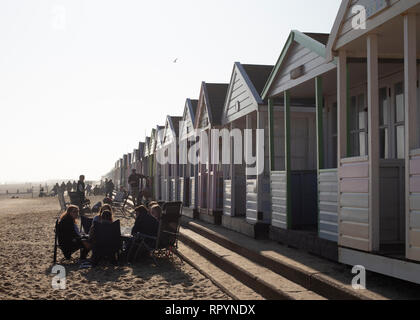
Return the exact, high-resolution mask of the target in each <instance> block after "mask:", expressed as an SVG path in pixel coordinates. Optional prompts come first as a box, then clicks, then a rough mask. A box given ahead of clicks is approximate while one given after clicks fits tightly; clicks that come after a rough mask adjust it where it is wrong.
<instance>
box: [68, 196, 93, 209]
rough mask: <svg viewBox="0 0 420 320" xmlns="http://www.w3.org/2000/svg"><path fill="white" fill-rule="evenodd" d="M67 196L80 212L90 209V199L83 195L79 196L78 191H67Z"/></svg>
mask: <svg viewBox="0 0 420 320" xmlns="http://www.w3.org/2000/svg"><path fill="white" fill-rule="evenodd" d="M69 197H70V203H71V204H72V205H74V206H78V207H79V209H80V212H81V214H82V212H83V211H84V210H86V209H89V210H90V200H89V199H86V198H85V197H84V196H81V195H80V193H78V192H69Z"/></svg>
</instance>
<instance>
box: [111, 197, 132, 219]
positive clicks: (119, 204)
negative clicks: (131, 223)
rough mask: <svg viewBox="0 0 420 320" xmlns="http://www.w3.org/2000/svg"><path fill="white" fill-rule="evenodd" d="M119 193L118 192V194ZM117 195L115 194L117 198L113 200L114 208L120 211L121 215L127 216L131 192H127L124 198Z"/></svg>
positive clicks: (115, 210)
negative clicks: (126, 210)
mask: <svg viewBox="0 0 420 320" xmlns="http://www.w3.org/2000/svg"><path fill="white" fill-rule="evenodd" d="M117 195H118V194H117ZM117 195H116V196H115V199H114V200H113V201H112V208H113V209H114V212H120V213H121V215H122V216H123V217H124V216H125V207H126V206H127V202H128V198H129V197H130V194H129V193H128V192H127V193H126V194H125V195H124V197H123V198H120V199H118V198H117Z"/></svg>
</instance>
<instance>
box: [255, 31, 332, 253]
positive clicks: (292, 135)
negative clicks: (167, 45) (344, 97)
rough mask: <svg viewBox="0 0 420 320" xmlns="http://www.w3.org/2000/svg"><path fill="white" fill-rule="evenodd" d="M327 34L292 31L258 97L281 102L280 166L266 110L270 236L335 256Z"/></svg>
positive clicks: (273, 129) (273, 128)
mask: <svg viewBox="0 0 420 320" xmlns="http://www.w3.org/2000/svg"><path fill="white" fill-rule="evenodd" d="M328 38H329V35H328V34H319V33H302V32H299V31H297V30H294V31H292V32H291V33H290V35H289V37H288V39H287V42H286V45H285V46H284V48H283V51H282V53H281V55H280V58H279V60H278V62H277V64H276V66H275V68H274V70H273V72H272V74H271V76H270V78H269V80H268V81H267V84H266V86H265V88H264V90H263V93H262V95H263V97H264V98H268V99H269V104H270V110H271V106H272V105H273V104H274V100H275V99H280V100H282V101H283V106H284V109H283V119H281V120H280V121H281V124H283V123H284V125H283V127H282V129H281V130H282V138H281V140H283V141H280V144H281V145H282V148H284V150H285V151H284V153H283V154H284V159H283V158H281V162H282V163H281V165H280V166H278V163H277V162H278V160H277V158H276V157H277V155H276V150H274V149H275V148H276V147H277V143H278V142H276V141H275V140H276V139H275V137H273V135H275V134H276V130H277V129H276V128H275V127H274V126H275V125H276V123H277V121H278V120H276V119H275V113H274V112H270V123H272V126H271V127H270V131H271V134H270V137H271V139H272V140H271V141H273V143H274V146H273V145H272V146H271V148H272V152H271V167H272V168H271V194H272V221H271V227H270V237H271V238H272V239H275V240H278V241H282V242H283V243H288V244H290V245H294V246H297V244H298V243H299V245H298V246H300V245H302V246H303V248H304V249H307V250H309V251H311V252H315V253H321V254H322V255H324V256H327V257H328V258H331V259H338V256H337V255H338V250H337V237H338V212H337V199H338V194H337V193H338V177H337V165H336V163H337V161H336V159H337V148H336V146H337V104H336V97H337V94H336V92H337V89H336V64H335V62H334V61H331V62H327V61H326V59H325V58H326V45H327V42H328ZM292 112H293V113H292ZM273 148H274V149H273ZM283 154H282V155H283ZM302 237H303V238H304V239H305V240H306V241H303V240H302V239H301V238H302ZM330 241H331V243H330ZM321 248H323V250H321Z"/></svg>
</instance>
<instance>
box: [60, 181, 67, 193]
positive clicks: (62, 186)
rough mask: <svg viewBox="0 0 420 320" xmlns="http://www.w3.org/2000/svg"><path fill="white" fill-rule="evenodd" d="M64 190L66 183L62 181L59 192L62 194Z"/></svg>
mask: <svg viewBox="0 0 420 320" xmlns="http://www.w3.org/2000/svg"><path fill="white" fill-rule="evenodd" d="M65 191H66V184H65V183H64V181H63V182H62V183H61V185H60V192H61V193H63V194H64V192H65Z"/></svg>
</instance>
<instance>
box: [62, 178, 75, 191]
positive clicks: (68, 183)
mask: <svg viewBox="0 0 420 320" xmlns="http://www.w3.org/2000/svg"><path fill="white" fill-rule="evenodd" d="M63 183H64V182H63ZM66 189H67V193H70V192H71V190H72V189H73V184H72V183H71V182H70V180H69V181H68V182H67V185H66Z"/></svg>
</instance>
